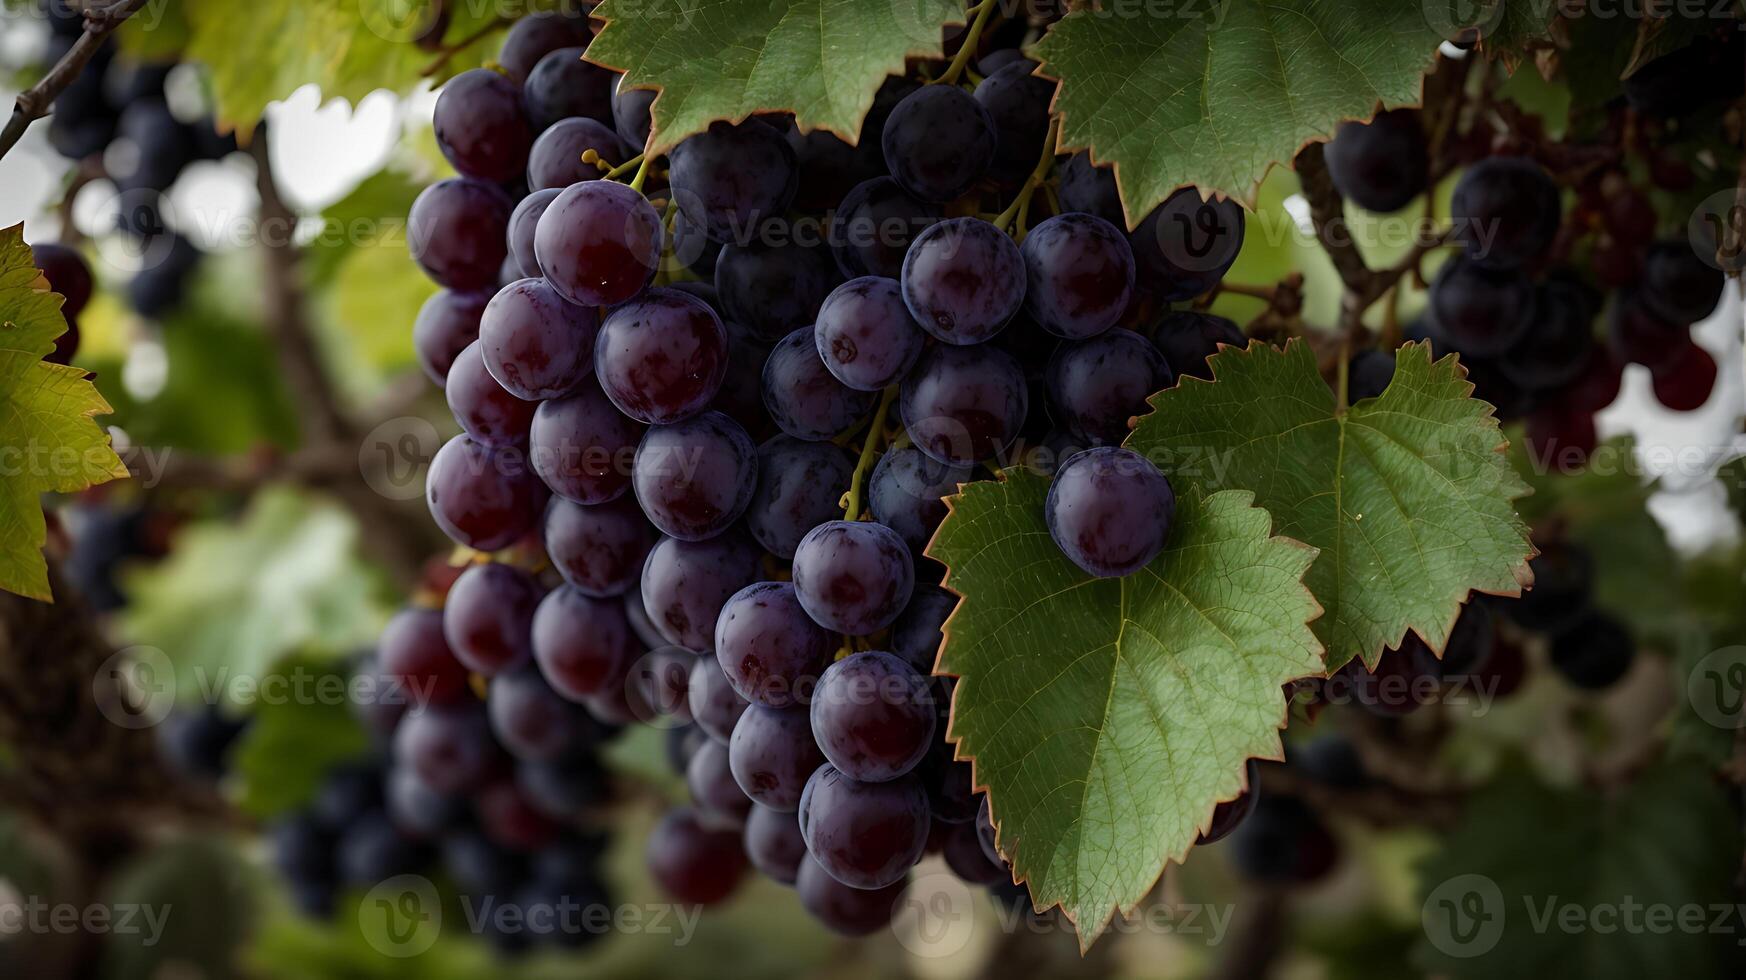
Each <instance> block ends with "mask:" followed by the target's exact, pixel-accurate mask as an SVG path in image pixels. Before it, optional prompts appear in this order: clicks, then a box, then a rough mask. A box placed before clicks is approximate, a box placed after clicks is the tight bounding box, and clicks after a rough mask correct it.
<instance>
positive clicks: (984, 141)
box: [881, 85, 1040, 201]
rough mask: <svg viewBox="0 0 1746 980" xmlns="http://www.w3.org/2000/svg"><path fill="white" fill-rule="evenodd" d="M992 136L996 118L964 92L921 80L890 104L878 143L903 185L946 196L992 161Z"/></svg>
mask: <svg viewBox="0 0 1746 980" xmlns="http://www.w3.org/2000/svg"><path fill="white" fill-rule="evenodd" d="M996 140H997V137H996V136H995V131H994V120H993V119H992V118H990V117H989V115H988V110H987V109H985V108H983V106H982V104H981V103H980V102H978V101H976V99H975V98H974V97H972V96H971V95H970V94H969V93H968V92H965V91H964V90H963V89H961V88H959V87H957V86H956V85H924V86H922V87H921V88H919V89H916V90H915V91H914V92H911V93H910V94H909V95H908V96H905V97H904V99H903V101H902V102H899V103H898V104H897V108H895V109H893V110H891V117H890V118H889V119H887V120H886V122H885V132H884V134H883V136H882V138H881V144H882V145H883V147H884V150H885V165H886V167H887V168H889V169H890V170H891V176H892V177H894V178H895V179H896V180H897V182H898V183H899V184H901V185H903V189H904V190H906V191H908V192H910V193H911V194H914V195H915V196H916V197H919V198H921V199H923V200H927V201H950V200H952V199H953V198H955V197H958V196H960V195H962V194H963V193H964V192H966V191H968V190H969V189H970V188H971V186H973V185H974V184H975V183H976V180H977V178H979V177H981V176H982V175H983V174H984V173H986V172H987V170H988V168H989V166H990V165H992V164H993V163H994V153H995V146H996ZM1039 149H1040V147H1039Z"/></svg>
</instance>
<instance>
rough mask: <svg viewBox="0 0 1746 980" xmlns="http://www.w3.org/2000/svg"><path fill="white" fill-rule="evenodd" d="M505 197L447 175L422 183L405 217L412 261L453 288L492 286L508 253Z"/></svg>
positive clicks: (481, 183) (492, 187)
mask: <svg viewBox="0 0 1746 980" xmlns="http://www.w3.org/2000/svg"><path fill="white" fill-rule="evenodd" d="M513 207H514V206H513V205H512V204H511V202H510V200H509V195H508V194H505V193H504V192H503V190H502V188H500V187H498V186H497V185H495V184H489V183H486V182H485V181H482V180H469V179H467V178H464V177H462V178H452V179H449V180H439V181H437V182H436V183H434V184H432V185H430V186H429V187H426V188H425V189H424V192H423V193H422V194H419V195H418V200H416V201H413V202H412V211H411V213H410V214H408V215H407V218H406V238H407V244H408V246H409V247H410V248H411V250H412V259H413V261H415V262H417V263H418V265H419V267H420V268H422V269H423V270H424V271H425V274H426V275H428V276H430V277H431V278H432V279H435V280H436V281H437V282H438V283H440V284H442V285H444V286H447V287H448V288H450V289H455V290H480V289H491V288H493V287H495V286H496V285H497V277H498V273H499V271H500V270H501V269H502V267H503V260H504V259H505V258H506V257H508V255H509V241H508V235H509V215H510V212H511V211H512V210H513Z"/></svg>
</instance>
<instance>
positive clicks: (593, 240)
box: [499, 180, 661, 306]
mask: <svg viewBox="0 0 1746 980" xmlns="http://www.w3.org/2000/svg"><path fill="white" fill-rule="evenodd" d="M534 254H535V256H536V258H537V259H538V261H539V266H540V268H541V269H543V270H544V271H545V274H546V278H547V280H548V281H550V282H551V284H552V288H553V289H556V290H557V291H558V294H559V295H561V296H563V297H564V298H565V299H567V300H569V301H570V302H572V303H575V304H577V305H578V306H617V305H618V304H620V303H622V302H624V301H625V300H628V299H630V298H631V297H632V296H635V295H636V294H637V293H639V292H642V290H643V287H645V286H647V285H648V284H649V281H650V280H651V279H653V278H654V277H655V270H656V269H657V268H659V266H660V261H661V216H660V215H658V214H656V213H655V209H654V207H653V206H652V205H651V204H649V202H648V200H647V199H646V198H644V197H643V196H642V195H641V194H639V193H637V192H636V191H634V190H631V189H630V188H629V187H627V186H625V185H624V184H620V183H617V182H615V181H610V180H590V181H586V182H584V183H580V184H576V185H573V186H570V187H567V188H566V189H565V190H564V191H563V192H562V193H560V194H559V195H558V197H557V199H556V200H554V201H552V203H551V204H550V205H549V206H548V207H547V208H546V213H545V214H543V215H541V216H540V220H539V225H538V227H537V228H536V230H535V231H534ZM501 258H502V257H501V255H500V256H499V259H500V260H501Z"/></svg>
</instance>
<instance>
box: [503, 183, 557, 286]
mask: <svg viewBox="0 0 1746 980" xmlns="http://www.w3.org/2000/svg"><path fill="white" fill-rule="evenodd" d="M562 193H563V189H562V188H559V187H548V188H546V189H545V190H539V191H534V192H533V193H531V194H529V195H528V196H526V197H524V198H522V199H521V203H520V204H517V205H516V206H515V210H514V211H513V212H511V213H510V215H509V257H510V259H511V260H512V261H513V262H514V263H515V267H516V269H518V270H520V272H521V274H522V275H523V276H526V277H527V278H530V279H537V278H539V277H540V276H543V275H545V272H544V271H542V270H541V269H540V260H539V257H538V256H536V255H535V254H534V233H535V232H536V231H538V230H539V227H540V218H541V217H542V216H544V215H545V213H546V209H547V208H549V207H551V206H552V202H553V201H555V200H557V199H558V195H559V194H562Z"/></svg>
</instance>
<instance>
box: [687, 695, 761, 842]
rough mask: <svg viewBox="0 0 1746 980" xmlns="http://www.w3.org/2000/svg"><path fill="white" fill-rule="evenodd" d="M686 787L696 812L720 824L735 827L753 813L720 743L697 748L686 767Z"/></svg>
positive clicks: (725, 747) (750, 804) (725, 751)
mask: <svg viewBox="0 0 1746 980" xmlns="http://www.w3.org/2000/svg"><path fill="white" fill-rule="evenodd" d="M741 720H742V721H743V720H744V719H743V718H742V719H741ZM685 786H686V788H687V789H689V790H690V791H691V800H692V802H694V803H696V804H697V808H698V809H699V810H701V811H702V812H703V813H704V814H705V815H707V816H709V817H712V818H714V819H715V820H716V821H717V822H719V823H724V824H733V825H738V824H740V823H743V822H744V821H745V819H746V814H747V813H750V812H751V810H752V801H751V799H750V798H748V797H747V796H746V794H745V792H744V791H743V790H741V789H740V784H739V782H738V781H737V780H736V779H735V778H734V773H733V769H732V767H731V766H730V764H729V762H728V748H727V746H725V745H723V744H721V743H720V742H716V741H705V742H704V743H703V744H702V745H700V746H698V747H697V751H696V752H695V753H693V754H692V756H691V761H690V762H689V763H688V764H687V765H686V766H685Z"/></svg>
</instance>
